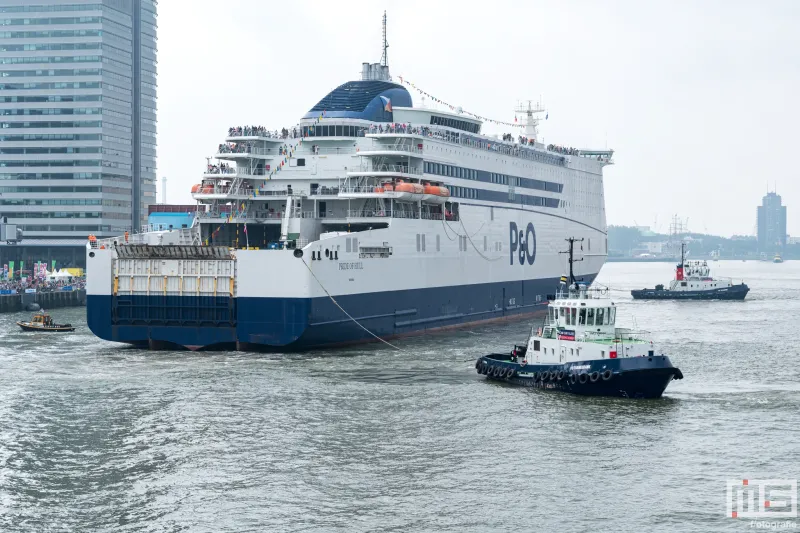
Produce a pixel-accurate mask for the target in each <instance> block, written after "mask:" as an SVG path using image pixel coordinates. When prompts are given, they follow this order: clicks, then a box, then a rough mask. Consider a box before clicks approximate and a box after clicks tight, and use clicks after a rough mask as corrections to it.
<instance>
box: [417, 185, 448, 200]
mask: <svg viewBox="0 0 800 533" xmlns="http://www.w3.org/2000/svg"><path fill="white" fill-rule="evenodd" d="M449 196H450V191H449V190H447V188H446V187H439V186H438V185H426V186H425V194H423V195H422V201H423V202H425V203H428V204H440V205H441V204H443V203H445V202H446V201H447V198H448V197H449Z"/></svg>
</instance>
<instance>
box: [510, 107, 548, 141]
mask: <svg viewBox="0 0 800 533" xmlns="http://www.w3.org/2000/svg"><path fill="white" fill-rule="evenodd" d="M514 112H515V113H518V114H521V115H524V116H525V137H527V138H528V139H533V140H535V141H538V136H539V121H541V119H540V118H539V117H537V116H535V115H538V114H539V113H544V107H542V104H541V103H536V104H534V103H533V102H532V101H531V100H528V101H527V102H520V103H519V104H518V105H517V107H516V109H514Z"/></svg>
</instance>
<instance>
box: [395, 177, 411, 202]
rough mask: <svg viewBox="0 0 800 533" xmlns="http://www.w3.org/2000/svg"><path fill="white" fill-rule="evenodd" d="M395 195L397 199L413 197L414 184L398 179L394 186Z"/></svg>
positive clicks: (408, 199)
mask: <svg viewBox="0 0 800 533" xmlns="http://www.w3.org/2000/svg"><path fill="white" fill-rule="evenodd" d="M394 192H395V196H396V197H397V199H398V200H406V201H410V200H413V199H414V184H413V183H404V182H402V181H398V182H397V185H395V186H394Z"/></svg>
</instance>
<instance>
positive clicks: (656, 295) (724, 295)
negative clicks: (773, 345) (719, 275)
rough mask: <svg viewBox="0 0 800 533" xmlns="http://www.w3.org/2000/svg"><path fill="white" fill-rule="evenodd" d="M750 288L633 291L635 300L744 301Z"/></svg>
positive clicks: (740, 286)
mask: <svg viewBox="0 0 800 533" xmlns="http://www.w3.org/2000/svg"><path fill="white" fill-rule="evenodd" d="M749 291H750V287H748V286H747V285H745V284H744V283H742V284H739V285H733V286H732V287H725V288H721V289H710V290H707V291H671V290H668V289H641V290H634V291H631V296H633V299H634V300H744V297H745V296H747V293H748V292H749Z"/></svg>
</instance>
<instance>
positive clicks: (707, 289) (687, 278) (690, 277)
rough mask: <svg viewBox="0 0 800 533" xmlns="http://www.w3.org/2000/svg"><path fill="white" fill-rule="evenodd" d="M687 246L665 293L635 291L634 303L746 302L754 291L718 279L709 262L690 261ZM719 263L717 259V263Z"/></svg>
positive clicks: (659, 287) (660, 287)
mask: <svg viewBox="0 0 800 533" xmlns="http://www.w3.org/2000/svg"><path fill="white" fill-rule="evenodd" d="M685 255H686V244H685V243H681V262H680V263H679V264H678V266H677V267H676V268H675V279H674V280H672V282H671V283H670V284H669V288H667V289H665V288H664V286H663V285H656V288H655V289H638V290H632V291H631V296H633V299H634V300H744V297H745V296H747V293H748V292H749V291H750V287H748V286H747V284H745V283H744V282H742V283H737V284H735V285H734V283H733V281H732V280H731V279H730V278H714V277H712V276H711V269H710V268H709V266H708V262H707V261H686V260H685ZM714 260H715V261H716V259H714Z"/></svg>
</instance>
